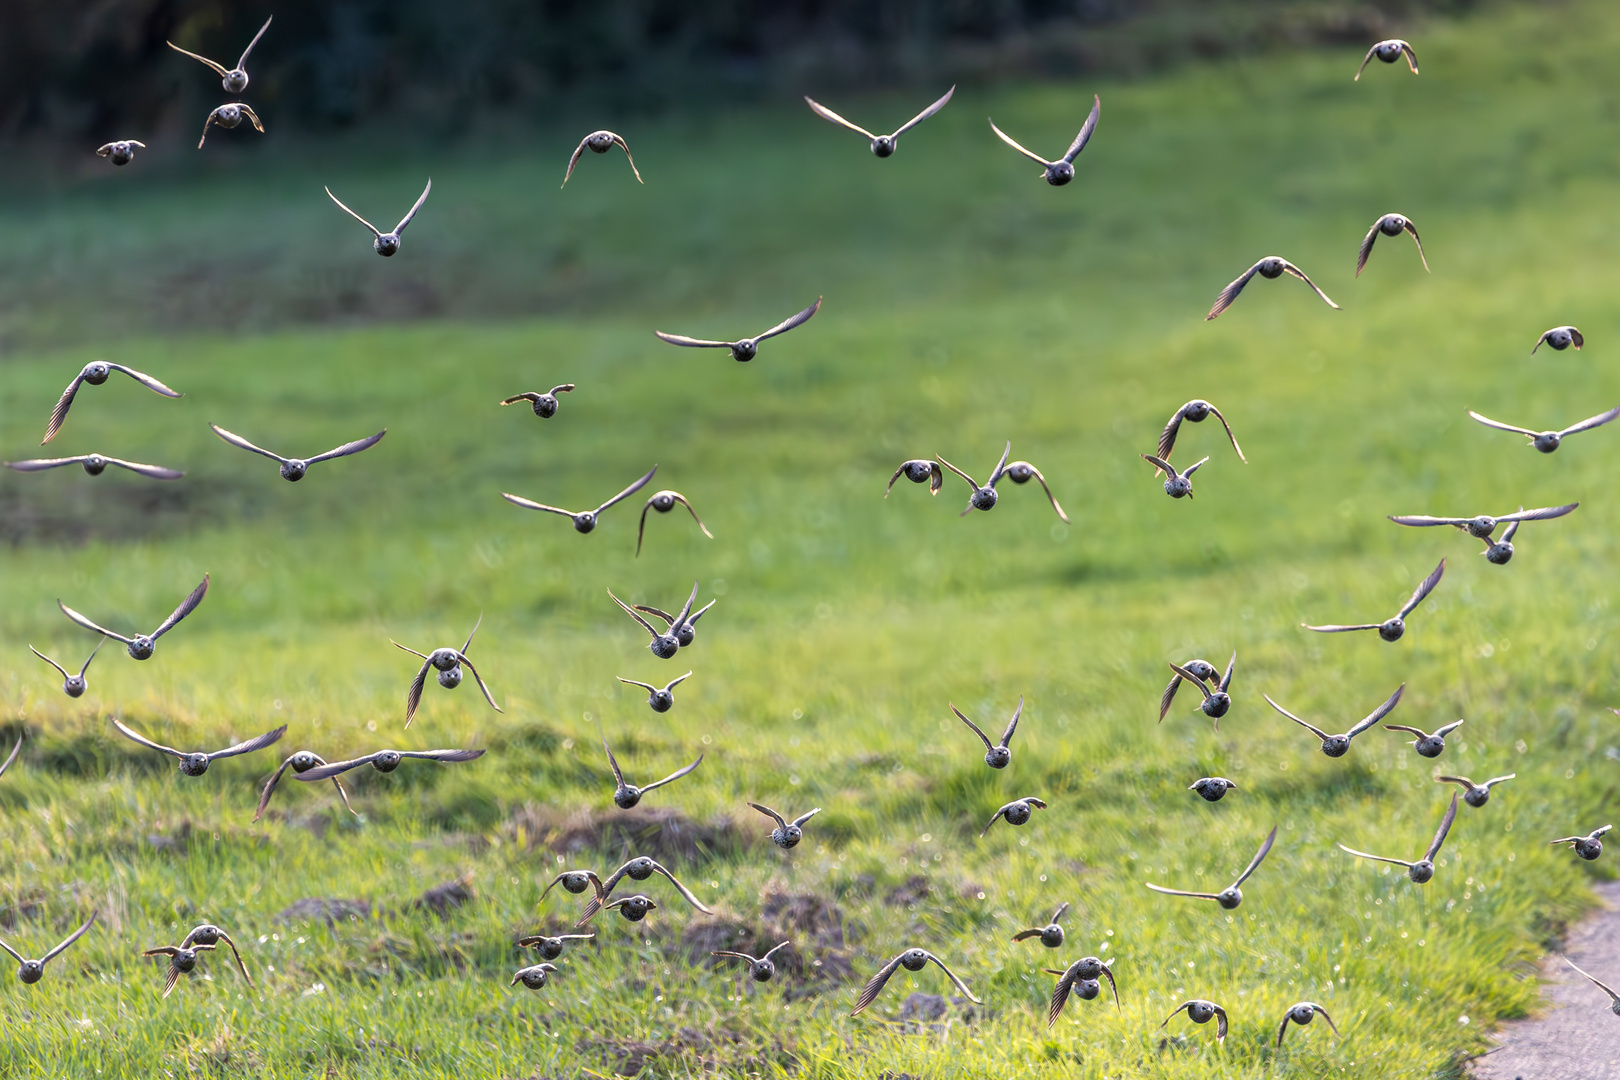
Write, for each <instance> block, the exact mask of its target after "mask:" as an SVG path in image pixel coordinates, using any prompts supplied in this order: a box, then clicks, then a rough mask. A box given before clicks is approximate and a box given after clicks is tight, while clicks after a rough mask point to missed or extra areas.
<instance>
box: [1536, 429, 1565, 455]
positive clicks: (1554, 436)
mask: <svg viewBox="0 0 1620 1080" xmlns="http://www.w3.org/2000/svg"><path fill="white" fill-rule="evenodd" d="M1563 441H1564V437H1563V436H1562V435H1560V434H1558V432H1556V431H1543V432H1542V433H1541V434H1539V435H1532V436H1531V437H1530V445H1531V446H1533V447H1535V448H1536V449H1537V450H1540V451H1541V452H1542V453H1543V454H1550V453H1552V452H1553V451H1554V450H1556V449H1558V444H1559V443H1561V442H1563Z"/></svg>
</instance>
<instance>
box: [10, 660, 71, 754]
mask: <svg viewBox="0 0 1620 1080" xmlns="http://www.w3.org/2000/svg"><path fill="white" fill-rule="evenodd" d="M57 670H58V671H60V670H61V668H57ZM27 738H28V729H27V728H24V729H23V733H22V734H21V735H18V736H17V745H16V746H13V747H12V748H11V753H10V755H9V756H7V758H6V761H5V764H3V765H0V776H4V775H6V770H7V769H9V768H11V763H12V762H14V761H16V760H17V755H18V754H20V753H22V744H23V741H24V740H25V739H27Z"/></svg>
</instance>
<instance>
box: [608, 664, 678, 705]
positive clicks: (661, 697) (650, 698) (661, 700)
mask: <svg viewBox="0 0 1620 1080" xmlns="http://www.w3.org/2000/svg"><path fill="white" fill-rule="evenodd" d="M691 677H692V673H691V672H690V671H688V672H687V673H686V674H685V675H678V676H676V677H675V678H673V679H671V680H669V682H667V683H665V684H664V686H663V688H662V689H660V688H658V687H656V686H654V685H653V684H652V683H644V682H637V681H636V680H635V679H627V678H625V677H624V676H623V675H616V676H614V678H616V679H618V680H619V681H620V682H622V683H626V684H628V685H630V686H639V687H641V688H642V689H643V690H645V691H647V704H648V705H649V706H651V707H652V711H653V712H658V713H666V712H669V710H671V709H673V708H674V707H675V694H674V693H673V691H674V689H675V688H676V687H677V686H679V685H680V684H681V683H683V682H685V681H686V680H687V679H690V678H691Z"/></svg>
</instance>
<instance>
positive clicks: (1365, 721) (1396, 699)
mask: <svg viewBox="0 0 1620 1080" xmlns="http://www.w3.org/2000/svg"><path fill="white" fill-rule="evenodd" d="M1405 692H1406V684H1405V683H1401V685H1399V686H1397V687H1396V688H1395V692H1394V693H1393V694H1391V695H1389V697H1388V698H1387V699H1386V700H1385V701H1384V703H1383V704H1382V705H1380V706H1378V708H1376V709H1374V710H1373V711H1372V712H1370V713H1368V714H1367V715H1366V716H1365V717H1364V718H1362V720H1361V721H1360V722H1359V723H1357V724H1356V726H1355V727H1353V728H1351V729H1350V730H1349V731H1347V732H1345V733H1344V736H1345V738H1347V739H1353V738H1355V737H1356V736H1357V735H1360V734H1361V733H1362V732H1363V731H1366V730H1367V729H1368V728H1370V727H1372V726H1373V725H1374V724H1376V723H1378V721H1380V720H1382V719H1383V718H1384V717H1386V716H1388V715H1389V714H1390V713H1391V712H1394V711H1395V706H1397V705H1399V704H1400V703H1401V695H1402V694H1404V693H1405Z"/></svg>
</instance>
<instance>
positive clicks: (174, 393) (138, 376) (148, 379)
mask: <svg viewBox="0 0 1620 1080" xmlns="http://www.w3.org/2000/svg"><path fill="white" fill-rule="evenodd" d="M107 366H108V367H109V368H111V369H112V370H114V371H122V372H123V373H124V374H125V375H128V376H129V377H130V378H132V379H134V380H135V381H136V382H138V383H140V384H141V385H142V386H144V387H146V388H147V389H148V390H150V391H152V393H154V394H162V395H163V396H164V397H171V398H177V397H180V396H182V395H181V393H180V391H178V390H172V389H170V388H169V387H167V386H165V385H163V384H162V383H161V382H159V381H158V380H156V379H154V378H152V376H150V375H148V374H146V373H145V372H144V371H136V370H135V369H134V368H132V367H125V366H124V365H123V364H108V365H107Z"/></svg>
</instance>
